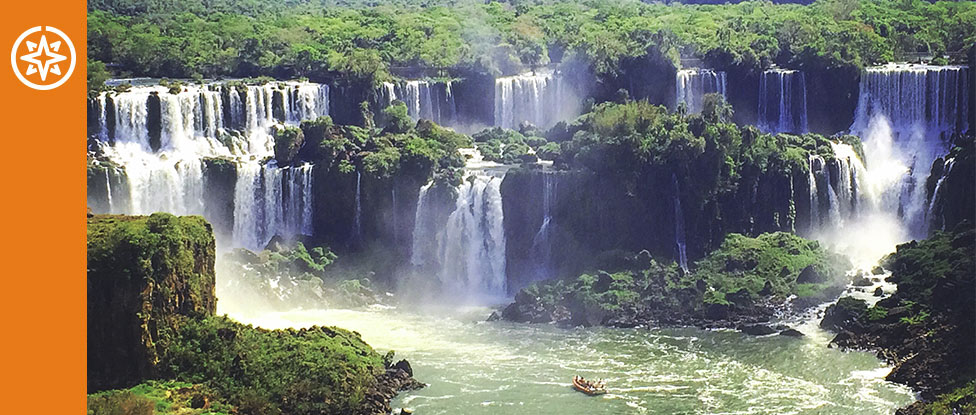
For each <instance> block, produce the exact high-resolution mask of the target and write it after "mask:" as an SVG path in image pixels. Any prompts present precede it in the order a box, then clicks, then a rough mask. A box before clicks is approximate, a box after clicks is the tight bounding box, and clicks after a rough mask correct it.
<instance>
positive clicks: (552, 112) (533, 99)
mask: <svg viewBox="0 0 976 415" xmlns="http://www.w3.org/2000/svg"><path fill="white" fill-rule="evenodd" d="M564 83H565V82H563V81H561V78H560V76H558V75H556V74H554V73H552V72H536V73H534V74H522V75H517V76H508V77H502V78H497V79H495V112H494V120H495V121H494V125H495V126H498V127H503V128H512V129H517V128H518V127H519V124H521V123H522V122H524V121H527V122H529V123H532V124H533V125H535V126H537V127H540V128H549V127H551V126H552V125H553V124H555V123H556V122H558V121H561V120H565V119H569V118H572V117H575V116H576V115H579V103H578V102H577V101H579V100H578V99H577V98H576V97H574V96H572V94H571V93H570V91H569V90H568V88H567V86H566V85H564Z"/></svg>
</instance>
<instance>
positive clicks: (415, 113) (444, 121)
mask: <svg viewBox="0 0 976 415" xmlns="http://www.w3.org/2000/svg"><path fill="white" fill-rule="evenodd" d="M377 92H378V95H379V97H380V104H381V106H383V107H386V106H389V105H390V104H392V103H393V101H394V100H398V99H399V100H401V101H403V102H404V103H405V104H407V114H409V115H410V118H413V119H414V120H419V119H421V118H422V119H426V120H431V121H433V122H435V123H437V124H440V125H448V126H450V125H454V123H455V122H456V118H457V106H456V105H455V103H454V93H453V92H452V90H451V81H445V82H435V81H426V80H406V81H401V82H398V83H392V82H384V83H383V85H382V87H381V88H380V90H379V91H377Z"/></svg>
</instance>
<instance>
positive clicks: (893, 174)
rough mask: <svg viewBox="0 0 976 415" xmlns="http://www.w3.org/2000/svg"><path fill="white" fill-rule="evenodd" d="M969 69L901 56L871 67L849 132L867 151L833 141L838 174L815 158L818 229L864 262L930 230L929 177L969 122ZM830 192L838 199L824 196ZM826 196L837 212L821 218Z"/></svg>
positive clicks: (814, 196) (814, 198) (822, 236)
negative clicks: (901, 61)
mask: <svg viewBox="0 0 976 415" xmlns="http://www.w3.org/2000/svg"><path fill="white" fill-rule="evenodd" d="M967 72H968V68H966V67H959V66H929V65H895V64H891V65H886V66H883V67H877V68H869V69H867V70H866V71H865V73H864V74H863V76H862V78H861V86H860V96H859V98H858V107H857V112H856V114H855V120H854V124H853V125H852V126H851V132H852V133H853V134H856V135H858V136H860V137H861V138H862V142H863V147H864V155H865V158H866V159H865V160H863V162H862V160H860V159H859V158H858V156H857V154H856V153H855V152H854V150H853V148H851V147H850V146H847V145H842V144H835V145H834V146H833V148H834V152H835V154H836V156H837V162H836V164H835V165H836V166H838V167H840V168H839V169H838V173H840V174H841V176H842V177H840V178H839V179H840V180H838V178H831V177H830V176H829V174H830V172H831V170H830V169H829V168H827V167H823V168H819V169H818V168H816V167H815V166H818V165H825V163H824V162H823V160H819V161H815V160H813V159H811V179H810V180H811V183H812V184H815V185H816V186H811V196H810V199H811V205H813V206H815V207H816V208H817V209H818V210H816V211H815V212H816V213H814V214H812V215H811V216H812V218H811V222H812V223H813V222H818V223H819V227H817V228H816V230H815V231H814V232H813V233H814V235H815V236H816V237H818V239H821V240H824V241H826V242H827V243H828V244H830V245H832V246H834V247H835V248H837V249H838V250H840V251H842V252H846V253H848V254H849V255H850V256H851V257H852V259H854V261H855V262H856V263H857V264H858V265H859V266H861V267H862V268H864V267H868V266H871V265H873V264H874V263H876V262H877V261H878V260H879V259H880V258H881V257H882V256H883V255H885V254H887V253H889V252H891V251H893V250H894V248H895V246H896V245H897V244H899V243H902V242H906V241H908V240H910V239H922V238H925V237H927V236H928V233H929V223H930V221H931V220H932V218H931V217H930V216H931V215H930V213H929V212H930V210H931V206H932V205H933V203H932V202H931V201H929V200H927V197H928V196H927V192H926V187H925V185H926V181H927V180H928V177H929V175H930V171H931V166H932V164H933V162H934V161H935V160H936V159H937V158H938V157H941V156H943V155H944V154H946V152H947V151H948V148H949V144H950V143H949V136H950V135H951V133H953V132H958V131H962V130H964V129H965V128H967V121H966V120H965V114H967V113H968V106H969V102H968V95H967V94H966V93H964V91H966V88H967V87H968V76H967ZM820 171H822V172H823V178H821V177H820V176H818V174H820V173H818V172H820ZM827 183H830V185H828V184H827ZM824 186H827V188H825V187H824ZM825 196H826V197H835V198H836V199H837V202H836V203H835V202H834V201H833V199H831V200H829V201H826V202H825V201H824V197H825ZM934 197H938V195H935V196H933V198H934ZM825 204H826V205H827V206H828V208H829V209H830V211H831V212H833V211H834V210H835V209H836V212H837V215H838V218H837V219H832V220H829V221H826V222H825V221H824V220H823V219H824V213H823V210H822V209H823V207H824V206H825ZM835 205H836V208H835V207H834V206H835ZM848 207H849V208H850V211H849V212H845V210H844V209H847V208H848ZM854 216H856V219H857V220H849V219H850V218H852V217H854Z"/></svg>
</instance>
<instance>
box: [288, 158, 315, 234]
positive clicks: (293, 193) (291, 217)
mask: <svg viewBox="0 0 976 415" xmlns="http://www.w3.org/2000/svg"><path fill="white" fill-rule="evenodd" d="M312 167H313V166H312V164H311V163H305V164H303V165H301V166H297V167H290V168H285V169H284V173H285V179H284V180H283V184H284V185H285V187H284V191H285V192H286V195H287V196H286V198H285V205H284V208H283V209H282V210H283V214H284V217H285V232H284V233H285V234H287V235H311V234H312V206H313V201H312Z"/></svg>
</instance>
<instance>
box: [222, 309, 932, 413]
mask: <svg viewBox="0 0 976 415" xmlns="http://www.w3.org/2000/svg"><path fill="white" fill-rule="evenodd" d="M252 311H253V310H252ZM221 312H228V310H221ZM489 313H490V310H488V309H486V308H474V307H470V308H460V307H457V308H427V309H421V308H417V307H403V306H401V309H398V308H394V307H386V306H373V307H370V308H365V309H359V310H343V309H333V310H296V311H289V312H267V313H253V312H252V313H234V312H229V313H228V314H229V315H230V316H231V317H233V318H236V319H238V320H240V321H242V322H245V323H250V324H255V325H257V326H261V327H265V328H286V327H295V328H298V327H307V326H311V325H332V326H338V327H342V328H346V329H350V330H355V331H357V332H359V333H360V334H362V336H363V338H364V339H365V340H366V342H368V343H369V344H370V345H372V346H373V347H374V348H376V349H377V350H379V351H381V352H385V351H387V350H395V351H396V352H397V358H398V359H400V358H406V359H408V360H409V361H410V362H411V364H412V366H413V369H414V377H415V378H417V379H418V380H420V381H421V382H425V383H428V384H429V385H430V386H429V387H427V388H425V389H422V390H418V391H412V392H405V393H401V394H400V395H399V396H398V397H397V398H396V400H395V401H394V402H393V407H394V408H400V407H407V408H411V409H414V410H415V411H416V412H415V413H417V414H422V415H434V414H498V413H506V414H508V413H518V414H645V413H648V414H672V413H673V414H890V413H893V412H894V410H895V408H897V407H900V406H904V405H907V404H908V403H911V402H912V401H913V400H914V397H913V394H912V392H911V390H910V389H908V388H907V387H904V386H901V385H897V384H893V383H890V382H886V381H885V380H884V376H885V375H886V374H887V373H888V371H889V370H890V367H887V366H886V365H885V364H884V363H882V362H881V361H879V360H878V359H877V358H876V357H875V356H874V355H873V354H871V353H866V352H842V351H838V350H835V349H830V348H828V347H827V343H828V342H829V340H830V338H831V334H830V333H828V332H824V331H822V330H820V329H819V328H818V327H817V326H816V324H815V322H814V320H811V321H809V322H807V323H804V324H800V325H799V326H798V327H797V329H799V330H800V331H801V332H803V333H804V334H805V336H804V337H803V338H791V337H785V336H779V335H773V336H765V337H754V336H749V335H745V334H742V333H739V332H735V331H708V330H699V329H695V328H655V329H612V328H601V327H595V328H576V329H560V328H557V327H553V326H550V325H538V324H515V323H508V322H490V323H489V322H484V321H483V320H484V319H485V317H486V316H487V315H488V314H489ZM574 374H580V375H583V376H585V377H587V378H594V379H596V378H603V379H605V380H606V381H607V385H608V391H609V393H607V394H606V395H603V396H599V397H589V396H585V395H583V394H581V393H578V392H575V391H574V390H573V389H572V388H571V387H570V379H571V378H572V376H573V375H574Z"/></svg>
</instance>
